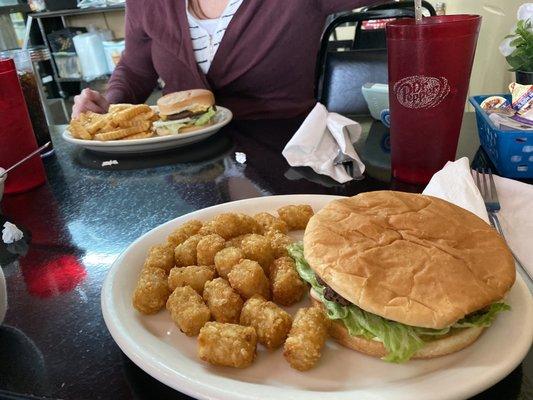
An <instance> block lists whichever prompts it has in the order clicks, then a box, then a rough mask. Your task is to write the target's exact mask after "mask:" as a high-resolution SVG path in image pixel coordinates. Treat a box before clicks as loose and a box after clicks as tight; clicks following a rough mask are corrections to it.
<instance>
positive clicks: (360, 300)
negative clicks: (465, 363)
mask: <svg viewBox="0 0 533 400" xmlns="http://www.w3.org/2000/svg"><path fill="white" fill-rule="evenodd" d="M289 252H290V254H291V256H292V257H293V258H294V259H295V261H296V265H297V269H298V272H299V274H300V276H301V277H302V278H303V279H304V280H305V281H307V282H308V283H309V284H310V285H311V297H312V300H313V302H314V303H316V304H318V305H320V306H321V307H323V308H324V309H325V311H326V314H327V315H328V317H329V318H330V319H331V320H332V323H331V324H330V335H331V336H332V337H333V338H334V339H335V340H337V341H338V342H339V343H340V344H342V345H343V346H346V347H349V348H351V349H353V350H357V351H359V352H362V353H365V354H368V355H371V356H375V357H381V358H382V359H384V360H385V361H390V362H397V363H399V362H405V361H407V360H409V359H411V358H433V357H438V356H442V355H445V354H450V353H454V352H457V351H459V350H461V349H463V348H465V347H467V346H469V345H470V344H472V343H474V342H475V341H476V340H477V339H478V338H479V336H480V335H481V334H482V332H483V331H484V330H485V329H487V328H488V327H489V326H490V325H491V323H492V322H493V321H494V319H495V318H496V315H497V314H498V313H500V312H502V311H505V310H509V308H510V307H509V306H508V305H507V304H505V303H504V302H503V299H504V297H505V295H506V294H507V292H508V291H509V289H510V288H511V286H512V285H513V283H514V281H515V266H514V260H513V256H512V254H511V252H510V250H509V249H508V247H507V246H506V244H505V242H504V241H503V240H502V238H501V237H500V236H499V235H498V234H497V233H496V231H495V230H493V229H492V228H491V227H490V226H489V225H487V223H485V222H484V221H483V220H482V219H480V218H479V217H477V216H476V215H474V214H472V213H470V212H469V211H466V210H464V209H462V208H460V207H457V206H455V205H453V204H451V203H448V202H447V201H444V200H441V199H438V198H435V197H431V196H424V195H419V194H411V193H400V192H393V191H377V192H369V193H364V194H360V195H357V196H355V197H351V198H344V199H340V200H335V201H333V202H331V203H330V204H328V205H326V206H325V207H324V208H323V209H322V210H320V211H319V212H318V213H316V214H315V215H314V216H313V217H312V218H311V219H310V221H309V223H308V225H307V228H306V230H305V235H304V239H303V244H302V243H299V244H293V245H291V247H290V248H289Z"/></svg>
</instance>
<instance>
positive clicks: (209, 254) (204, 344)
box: [133, 205, 327, 371]
mask: <svg viewBox="0 0 533 400" xmlns="http://www.w3.org/2000/svg"><path fill="white" fill-rule="evenodd" d="M277 213H278V216H277V217H276V216H274V215H272V214H269V213H266V212H262V213H259V214H256V215H254V216H253V217H252V216H249V215H245V214H240V213H225V214H219V215H217V216H216V217H214V218H213V219H212V220H211V221H207V222H201V221H197V220H190V221H188V222H186V223H184V224H183V225H181V226H180V227H178V228H177V229H176V230H175V231H173V232H172V233H171V234H170V235H169V236H168V238H167V242H166V243H164V244H161V245H158V246H154V247H152V248H151V249H150V250H149V252H148V255H147V258H146V261H145V263H144V265H143V268H142V270H141V273H140V276H139V280H138V283H137V287H136V289H135V292H134V294H133V306H134V307H135V308H136V309H137V310H138V311H139V312H141V313H143V314H154V313H157V312H159V311H160V310H161V309H162V308H163V307H165V306H166V308H167V310H168V311H169V312H170V317H171V319H172V321H173V322H174V323H175V324H176V325H177V326H178V327H179V329H180V330H181V331H182V332H183V333H185V334H186V335H188V336H196V335H198V356H199V357H200V358H201V359H202V360H204V361H206V362H209V363H211V364H214V365H223V366H230V367H236V368H244V367H247V366H249V365H250V364H251V363H252V362H253V361H254V359H255V355H256V350H257V345H258V343H259V344H261V345H263V346H265V347H266V348H267V349H269V350H274V349H277V348H279V347H281V346H283V347H284V349H283V355H284V356H285V358H286V360H287V361H288V362H289V364H290V365H291V367H293V368H295V369H297V370H300V371H305V370H308V369H310V368H312V367H313V366H314V365H315V364H316V363H317V361H318V360H319V358H320V353H321V350H322V347H323V346H324V343H325V341H326V337H327V318H326V317H325V315H324V314H323V311H322V310H321V309H320V308H319V307H309V308H300V309H299V310H298V312H297V313H296V315H295V317H294V319H293V318H292V316H291V315H290V314H289V313H287V312H286V311H285V310H284V309H283V308H281V307H280V306H290V305H293V304H295V303H297V302H299V301H300V300H302V298H303V297H304V295H305V294H306V293H307V292H308V289H309V288H308V286H307V284H306V283H305V282H304V281H303V280H302V279H301V278H300V276H299V275H298V272H297V270H296V266H295V263H294V261H293V259H292V258H291V257H289V254H288V252H287V246H288V245H289V244H291V243H292V242H293V240H292V238H291V237H290V236H288V235H287V233H288V232H289V231H294V230H302V229H305V227H306V225H307V222H308V221H309V219H310V218H311V217H312V216H313V209H312V208H311V206H309V205H288V206H285V207H281V208H280V209H278V210H277Z"/></svg>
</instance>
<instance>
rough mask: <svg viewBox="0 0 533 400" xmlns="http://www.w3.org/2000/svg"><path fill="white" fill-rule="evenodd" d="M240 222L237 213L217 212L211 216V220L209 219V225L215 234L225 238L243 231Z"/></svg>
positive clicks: (240, 233)
mask: <svg viewBox="0 0 533 400" xmlns="http://www.w3.org/2000/svg"><path fill="white" fill-rule="evenodd" d="M240 222H241V221H240V218H239V216H238V215H237V214H233V213H224V214H218V215H217V216H216V217H215V218H213V221H211V227H212V228H213V230H214V231H215V233H216V234H218V235H220V236H222V237H223V238H224V239H226V240H227V239H230V238H232V237H235V236H239V235H242V234H243V233H244V232H243V230H242V227H241V225H240Z"/></svg>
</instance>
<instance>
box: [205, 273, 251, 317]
mask: <svg viewBox="0 0 533 400" xmlns="http://www.w3.org/2000/svg"><path fill="white" fill-rule="evenodd" d="M204 300H205V303H206V304H207V306H208V307H209V311H211V315H212V316H213V318H214V319H215V320H216V321H218V322H231V323H239V316H240V315H241V309H242V304H243V301H242V299H241V296H239V295H238V294H237V292H236V291H234V290H233V289H232V287H231V286H230V284H229V283H228V281H227V280H225V279H223V278H216V279H213V280H212V281H209V282H207V283H206V284H205V287H204Z"/></svg>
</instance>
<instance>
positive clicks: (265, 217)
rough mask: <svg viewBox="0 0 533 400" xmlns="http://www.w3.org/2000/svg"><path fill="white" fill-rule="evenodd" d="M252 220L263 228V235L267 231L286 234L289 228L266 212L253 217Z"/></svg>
mask: <svg viewBox="0 0 533 400" xmlns="http://www.w3.org/2000/svg"><path fill="white" fill-rule="evenodd" d="M254 219H255V220H256V221H257V222H258V223H259V225H261V226H262V228H263V234H265V233H266V232H268V231H278V232H281V233H287V232H288V231H289V227H288V226H287V224H286V223H285V221H283V220H282V219H280V218H277V217H274V216H273V215H272V214H269V213H267V212H262V213H259V214H255V215H254Z"/></svg>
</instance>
